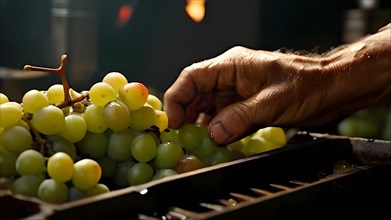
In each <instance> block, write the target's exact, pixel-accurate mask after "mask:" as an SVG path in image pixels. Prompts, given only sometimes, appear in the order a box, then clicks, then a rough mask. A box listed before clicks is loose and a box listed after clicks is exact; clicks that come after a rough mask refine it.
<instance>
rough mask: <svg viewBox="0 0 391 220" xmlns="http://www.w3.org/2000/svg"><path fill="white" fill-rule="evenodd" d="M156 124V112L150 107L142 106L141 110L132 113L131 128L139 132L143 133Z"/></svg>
mask: <svg viewBox="0 0 391 220" xmlns="http://www.w3.org/2000/svg"><path fill="white" fill-rule="evenodd" d="M155 122H156V111H155V109H153V108H152V107H150V106H147V105H145V106H142V107H141V108H139V109H137V110H134V111H131V112H130V127H131V128H132V129H136V130H139V131H143V130H145V129H148V128H150V127H152V126H153V125H154V124H155Z"/></svg>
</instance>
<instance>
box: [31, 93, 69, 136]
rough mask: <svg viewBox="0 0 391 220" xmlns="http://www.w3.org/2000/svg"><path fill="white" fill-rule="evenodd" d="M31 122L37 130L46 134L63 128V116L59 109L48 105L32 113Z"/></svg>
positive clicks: (51, 133) (54, 132)
mask: <svg viewBox="0 0 391 220" xmlns="http://www.w3.org/2000/svg"><path fill="white" fill-rule="evenodd" d="M45 97H46V96H45ZM31 124H32V125H33V127H34V128H35V129H36V130H37V131H39V132H41V133H43V134H46V135H53V134H56V133H58V132H60V131H61V130H62V129H63V128H64V126H65V117H64V114H63V112H62V111H61V109H59V108H57V107H56V106H53V105H48V106H45V107H43V108H41V109H39V110H38V111H36V112H35V113H34V114H33V118H32V119H31Z"/></svg>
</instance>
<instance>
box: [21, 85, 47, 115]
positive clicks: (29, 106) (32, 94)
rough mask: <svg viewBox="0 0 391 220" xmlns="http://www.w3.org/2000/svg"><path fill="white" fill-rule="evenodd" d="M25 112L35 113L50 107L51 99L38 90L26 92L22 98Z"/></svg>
mask: <svg viewBox="0 0 391 220" xmlns="http://www.w3.org/2000/svg"><path fill="white" fill-rule="evenodd" d="M22 105H23V110H24V112H27V113H35V112H36V111H38V110H40V109H42V108H43V107H46V106H48V105H49V99H48V97H46V95H45V94H44V93H42V92H40V91H38V90H36V89H32V90H30V91H28V92H26V93H25V94H24V96H23V98H22Z"/></svg>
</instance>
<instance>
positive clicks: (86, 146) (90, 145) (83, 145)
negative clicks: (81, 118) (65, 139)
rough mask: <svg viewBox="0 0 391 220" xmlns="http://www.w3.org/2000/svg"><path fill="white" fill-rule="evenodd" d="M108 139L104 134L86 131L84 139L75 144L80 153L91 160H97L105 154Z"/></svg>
mask: <svg viewBox="0 0 391 220" xmlns="http://www.w3.org/2000/svg"><path fill="white" fill-rule="evenodd" d="M108 142H109V139H108V138H107V136H106V134H105V133H94V132H90V131H88V132H87V133H86V135H85V136H84V138H83V139H82V140H81V141H80V142H77V143H76V147H77V149H78V150H79V152H80V153H82V154H83V155H85V156H89V157H91V158H99V157H102V156H104V155H105V154H106V152H107V145H108Z"/></svg>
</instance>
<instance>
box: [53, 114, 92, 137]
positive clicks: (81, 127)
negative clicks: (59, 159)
mask: <svg viewBox="0 0 391 220" xmlns="http://www.w3.org/2000/svg"><path fill="white" fill-rule="evenodd" d="M86 132H87V124H86V121H85V120H84V118H83V116H81V115H79V114H70V115H67V116H65V125H64V128H63V129H62V130H61V131H60V132H59V135H61V136H63V137H64V138H65V139H67V140H68V141H70V142H71V143H76V142H78V141H81V140H82V139H83V138H84V136H85V134H86Z"/></svg>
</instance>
